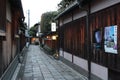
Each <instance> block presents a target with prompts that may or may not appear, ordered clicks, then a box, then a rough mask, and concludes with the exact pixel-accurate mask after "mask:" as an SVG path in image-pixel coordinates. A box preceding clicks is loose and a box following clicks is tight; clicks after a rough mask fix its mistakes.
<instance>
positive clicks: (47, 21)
mask: <svg viewBox="0 0 120 80" xmlns="http://www.w3.org/2000/svg"><path fill="white" fill-rule="evenodd" d="M56 16H57V12H56V11H53V12H46V13H43V14H42V16H41V32H42V33H46V32H50V31H51V22H53V21H54V18H55V17H56Z"/></svg>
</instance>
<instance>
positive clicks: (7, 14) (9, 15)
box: [6, 1, 12, 22]
mask: <svg viewBox="0 0 120 80" xmlns="http://www.w3.org/2000/svg"><path fill="white" fill-rule="evenodd" d="M6 19H7V20H8V21H10V22H11V21H12V16H11V7H10V3H9V2H8V1H7V2H6Z"/></svg>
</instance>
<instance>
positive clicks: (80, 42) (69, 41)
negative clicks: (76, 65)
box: [59, 4, 120, 70]
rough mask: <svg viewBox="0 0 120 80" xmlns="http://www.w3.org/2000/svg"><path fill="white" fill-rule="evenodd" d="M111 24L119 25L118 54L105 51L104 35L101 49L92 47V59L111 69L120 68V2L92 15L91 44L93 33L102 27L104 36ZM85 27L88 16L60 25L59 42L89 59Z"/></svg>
mask: <svg viewBox="0 0 120 80" xmlns="http://www.w3.org/2000/svg"><path fill="white" fill-rule="evenodd" d="M111 25H117V26H118V54H117V55H115V54H111V53H105V52H104V42H103V37H102V44H101V45H102V49H101V50H95V49H94V48H92V47H91V50H90V51H91V52H92V61H93V62H95V63H97V64H100V65H103V66H106V67H109V68H111V69H116V70H120V4H117V5H114V6H111V7H109V8H107V9H104V10H101V11H99V12H96V13H93V14H91V15H90V29H89V30H90V44H91V46H92V45H93V34H94V31H95V30H96V29H98V28H100V29H101V30H102V36H104V27H106V26H111ZM85 27H86V17H82V18H80V19H77V20H74V21H72V22H69V23H67V24H64V25H63V26H61V27H59V33H60V34H59V36H60V43H59V44H60V47H61V48H63V50H64V51H67V52H69V53H71V54H73V55H76V56H78V57H81V58H85V59H87V53H86V51H87V50H86V46H87V44H86V29H85Z"/></svg>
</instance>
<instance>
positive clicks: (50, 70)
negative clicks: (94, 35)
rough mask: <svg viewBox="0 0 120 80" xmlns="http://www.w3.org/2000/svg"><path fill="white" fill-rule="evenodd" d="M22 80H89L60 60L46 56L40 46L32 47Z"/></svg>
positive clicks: (28, 53)
mask: <svg viewBox="0 0 120 80" xmlns="http://www.w3.org/2000/svg"><path fill="white" fill-rule="evenodd" d="M22 80H88V79H87V78H86V77H85V76H83V75H81V74H79V73H78V72H76V71H75V70H73V69H72V68H70V67H69V66H67V65H66V64H64V63H63V62H61V61H60V60H55V59H54V58H52V57H50V56H48V55H47V54H45V53H44V52H43V51H42V50H40V48H39V46H35V45H30V47H29V50H28V52H27V58H26V65H25V70H24V76H23V79H22Z"/></svg>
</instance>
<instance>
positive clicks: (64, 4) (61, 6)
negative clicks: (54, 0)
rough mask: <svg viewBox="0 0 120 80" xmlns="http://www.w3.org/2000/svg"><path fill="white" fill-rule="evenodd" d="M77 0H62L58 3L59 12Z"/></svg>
mask: <svg viewBox="0 0 120 80" xmlns="http://www.w3.org/2000/svg"><path fill="white" fill-rule="evenodd" d="M74 1H75V0H62V1H61V2H60V3H59V4H58V7H59V9H58V12H62V11H63V10H64V9H65V8H67V7H68V6H69V5H70V4H72V3H73V2H74Z"/></svg>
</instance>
